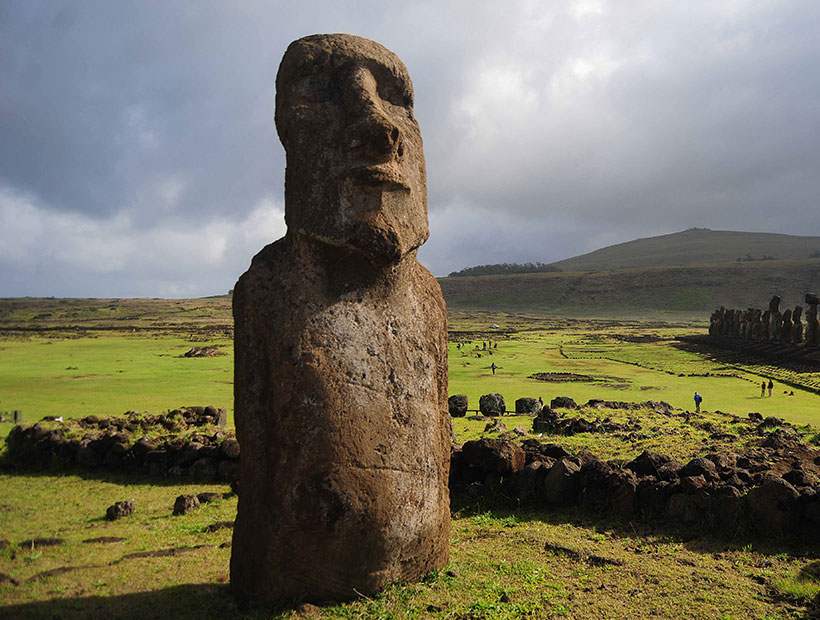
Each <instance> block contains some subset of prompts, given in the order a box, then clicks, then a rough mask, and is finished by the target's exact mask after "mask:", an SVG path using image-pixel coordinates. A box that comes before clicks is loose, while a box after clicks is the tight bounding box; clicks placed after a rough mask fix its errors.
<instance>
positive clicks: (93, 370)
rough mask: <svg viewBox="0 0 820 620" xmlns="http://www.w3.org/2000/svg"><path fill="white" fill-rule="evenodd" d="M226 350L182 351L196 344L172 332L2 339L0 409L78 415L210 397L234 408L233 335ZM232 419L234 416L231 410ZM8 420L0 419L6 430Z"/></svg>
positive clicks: (35, 415) (34, 415)
mask: <svg viewBox="0 0 820 620" xmlns="http://www.w3.org/2000/svg"><path fill="white" fill-rule="evenodd" d="M209 343H212V344H218V345H219V346H220V349H221V350H223V351H224V352H225V353H226V354H225V355H222V356H217V357H205V358H185V357H180V356H181V355H182V354H183V353H185V351H187V350H188V349H190V348H191V346H192V345H194V344H202V343H192V342H190V341H189V340H187V339H183V338H180V337H178V336H149V335H125V334H110V333H105V334H103V335H100V336H94V337H83V338H65V337H63V338H60V337H58V336H57V335H55V336H46V337H43V336H32V337H30V338H26V339H21V338H13V339H9V338H6V339H0V411H12V410H15V409H17V410H21V411H22V412H23V415H24V419H25V420H26V421H28V422H34V421H36V420H39V419H40V418H41V417H43V416H45V415H62V416H65V417H83V416H86V415H90V414H94V415H116V414H121V413H124V412H125V411H129V410H135V411H153V412H160V411H164V410H166V409H173V408H175V407H180V406H189V405H214V406H216V407H223V408H225V409H227V410H228V411H229V415H230V416H232V412H233V342H232V341H231V340H226V339H222V340H212V341H209ZM231 420H232V417H231ZM9 429H10V425H8V424H2V425H0V433H2V435H6V434H8V430H9Z"/></svg>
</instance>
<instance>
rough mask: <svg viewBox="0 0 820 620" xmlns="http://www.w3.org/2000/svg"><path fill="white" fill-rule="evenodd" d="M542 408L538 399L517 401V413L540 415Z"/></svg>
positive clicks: (520, 399) (519, 399)
mask: <svg viewBox="0 0 820 620" xmlns="http://www.w3.org/2000/svg"><path fill="white" fill-rule="evenodd" d="M541 407H542V405H541V403H540V402H539V400H538V399H537V398H518V399H516V401H515V412H516V413H538V411H539V410H540V409H541Z"/></svg>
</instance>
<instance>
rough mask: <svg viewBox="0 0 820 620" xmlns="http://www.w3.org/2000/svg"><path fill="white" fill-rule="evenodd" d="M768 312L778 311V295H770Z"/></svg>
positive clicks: (774, 312)
mask: <svg viewBox="0 0 820 620" xmlns="http://www.w3.org/2000/svg"><path fill="white" fill-rule="evenodd" d="M769 312H770V313H771V314H776V313H778V312H780V297H779V296H778V295H775V296H774V297H772V300H771V301H770V302H769Z"/></svg>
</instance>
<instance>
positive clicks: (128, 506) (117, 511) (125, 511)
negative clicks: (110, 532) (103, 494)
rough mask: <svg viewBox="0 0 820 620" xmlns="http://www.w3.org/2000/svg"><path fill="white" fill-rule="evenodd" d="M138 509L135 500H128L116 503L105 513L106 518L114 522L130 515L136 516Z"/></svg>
mask: <svg viewBox="0 0 820 620" xmlns="http://www.w3.org/2000/svg"><path fill="white" fill-rule="evenodd" d="M136 508H137V503H136V502H135V501H134V500H133V499H127V500H125V501H122V502H114V504H113V505H111V506H109V507H108V508H107V509H106V511H105V518H106V519H108V520H109V521H114V520H115V519H119V518H121V517H127V516H128V515H132V514H134V510H136Z"/></svg>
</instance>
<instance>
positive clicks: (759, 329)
mask: <svg viewBox="0 0 820 620" xmlns="http://www.w3.org/2000/svg"><path fill="white" fill-rule="evenodd" d="M762 337H763V322H762V321H761V319H760V308H755V311H754V314H753V315H752V340H760V339H761V338H762Z"/></svg>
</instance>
